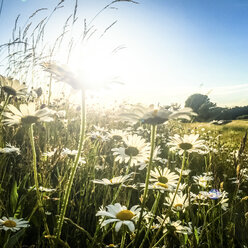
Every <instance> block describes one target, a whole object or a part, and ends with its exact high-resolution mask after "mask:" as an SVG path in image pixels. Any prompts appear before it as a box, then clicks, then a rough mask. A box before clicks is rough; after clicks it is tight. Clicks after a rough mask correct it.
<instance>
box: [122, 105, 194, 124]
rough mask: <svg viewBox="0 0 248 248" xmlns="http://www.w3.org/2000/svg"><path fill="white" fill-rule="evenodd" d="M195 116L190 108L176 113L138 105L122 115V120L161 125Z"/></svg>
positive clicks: (151, 106)
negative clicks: (171, 120)
mask: <svg viewBox="0 0 248 248" xmlns="http://www.w3.org/2000/svg"><path fill="white" fill-rule="evenodd" d="M193 115H196V114H195V113H194V112H193V111H192V109H191V108H184V109H180V110H178V111H173V110H168V109H166V108H163V107H159V108H157V109H156V108H154V105H150V106H149V107H148V108H147V107H144V106H142V105H140V104H138V105H136V106H135V107H134V108H132V109H130V110H129V111H128V112H126V113H122V114H121V116H122V118H123V120H126V121H131V122H137V121H141V122H142V123H147V124H152V125H158V124H162V123H164V122H166V121H168V120H170V119H177V118H182V119H188V120H190V116H193Z"/></svg>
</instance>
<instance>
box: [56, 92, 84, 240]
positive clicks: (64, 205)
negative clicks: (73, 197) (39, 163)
mask: <svg viewBox="0 0 248 248" xmlns="http://www.w3.org/2000/svg"><path fill="white" fill-rule="evenodd" d="M85 110H86V106H85V91H84V90H82V103H81V125H80V137H79V144H78V153H77V155H76V157H75V160H74V164H73V167H72V170H71V173H70V176H69V180H68V182H67V185H66V189H65V195H64V197H63V201H62V207H61V211H60V215H59V219H58V222H57V232H56V237H57V239H59V238H60V235H61V231H62V226H63V222H64V218H65V213H66V209H67V205H68V201H69V196H70V193H71V188H72V184H73V179H74V177H75V173H76V170H77V166H78V162H79V158H80V155H81V151H82V147H83V142H84V136H85V128H86V111H85Z"/></svg>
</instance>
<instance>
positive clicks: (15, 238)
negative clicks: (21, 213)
mask: <svg viewBox="0 0 248 248" xmlns="http://www.w3.org/2000/svg"><path fill="white" fill-rule="evenodd" d="M24 233H25V229H24V228H23V229H21V230H20V231H19V232H17V233H16V234H14V235H13V236H12V237H10V239H9V240H8V241H7V243H5V244H4V246H3V248H12V247H14V245H15V244H16V243H17V242H18V240H19V239H20V237H21V236H23V234H24Z"/></svg>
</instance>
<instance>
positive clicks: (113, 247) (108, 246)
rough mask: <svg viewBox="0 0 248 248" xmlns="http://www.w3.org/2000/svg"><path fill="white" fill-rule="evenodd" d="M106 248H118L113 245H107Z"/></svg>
mask: <svg viewBox="0 0 248 248" xmlns="http://www.w3.org/2000/svg"><path fill="white" fill-rule="evenodd" d="M105 247H106V248H110V247H111V248H117V247H119V246H118V245H114V244H109V245H106V246H105Z"/></svg>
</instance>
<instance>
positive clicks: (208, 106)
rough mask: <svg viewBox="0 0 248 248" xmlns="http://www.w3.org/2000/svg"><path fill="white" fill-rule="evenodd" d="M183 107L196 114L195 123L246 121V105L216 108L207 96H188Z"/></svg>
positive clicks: (247, 110) (247, 117) (247, 115)
mask: <svg viewBox="0 0 248 248" xmlns="http://www.w3.org/2000/svg"><path fill="white" fill-rule="evenodd" d="M185 107H190V108H192V109H193V111H194V112H196V113H197V114H198V116H197V117H196V119H195V120H196V121H202V122H205V121H207V122H208V121H213V120H237V119H248V105H247V106H243V107H239V106H235V107H232V108H227V107H218V106H217V105H216V103H213V102H211V101H210V99H209V97H208V96H207V95H202V94H193V95H191V96H189V97H188V98H187V100H186V101H185Z"/></svg>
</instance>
